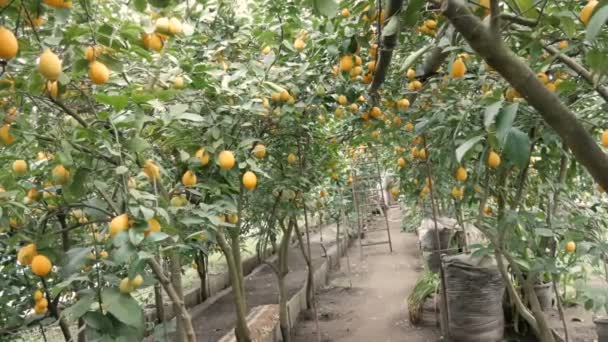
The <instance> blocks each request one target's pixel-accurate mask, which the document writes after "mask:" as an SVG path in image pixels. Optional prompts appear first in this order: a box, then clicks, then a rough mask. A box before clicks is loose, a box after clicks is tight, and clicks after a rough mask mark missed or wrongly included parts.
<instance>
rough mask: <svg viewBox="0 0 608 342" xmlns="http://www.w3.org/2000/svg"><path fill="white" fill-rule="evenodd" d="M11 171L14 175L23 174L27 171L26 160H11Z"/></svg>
mask: <svg viewBox="0 0 608 342" xmlns="http://www.w3.org/2000/svg"><path fill="white" fill-rule="evenodd" d="M13 172H14V173H15V174H16V175H23V174H25V173H26V172H27V162H26V161H25V160H23V159H19V160H15V161H14V162H13Z"/></svg>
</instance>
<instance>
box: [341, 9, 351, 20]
mask: <svg viewBox="0 0 608 342" xmlns="http://www.w3.org/2000/svg"><path fill="white" fill-rule="evenodd" d="M340 15H341V16H342V17H343V18H348V17H349V16H350V11H349V10H348V8H343V9H342V11H340Z"/></svg>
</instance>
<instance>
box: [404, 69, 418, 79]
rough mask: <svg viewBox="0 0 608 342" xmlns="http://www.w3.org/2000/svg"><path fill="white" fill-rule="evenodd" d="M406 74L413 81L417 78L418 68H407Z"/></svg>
mask: <svg viewBox="0 0 608 342" xmlns="http://www.w3.org/2000/svg"><path fill="white" fill-rule="evenodd" d="M405 76H406V77H407V78H408V79H409V80H410V81H413V80H414V79H415V78H416V70H414V69H412V68H409V69H407V73H406V74H405Z"/></svg>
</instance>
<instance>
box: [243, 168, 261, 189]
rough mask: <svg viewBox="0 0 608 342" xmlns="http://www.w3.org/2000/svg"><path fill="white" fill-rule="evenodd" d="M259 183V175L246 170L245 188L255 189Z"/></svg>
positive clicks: (244, 175) (244, 176)
mask: <svg viewBox="0 0 608 342" xmlns="http://www.w3.org/2000/svg"><path fill="white" fill-rule="evenodd" d="M257 184H258V177H257V176H256V175H255V173H253V172H251V171H247V172H245V174H243V186H244V187H245V189H247V190H253V189H255V187H256V185H257Z"/></svg>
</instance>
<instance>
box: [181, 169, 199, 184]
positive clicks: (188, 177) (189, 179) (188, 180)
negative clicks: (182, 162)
mask: <svg viewBox="0 0 608 342" xmlns="http://www.w3.org/2000/svg"><path fill="white" fill-rule="evenodd" d="M182 184H184V186H187V187H189V186H194V185H195V184H196V175H195V174H194V173H193V172H192V171H190V170H188V171H186V172H185V173H184V175H183V176H182Z"/></svg>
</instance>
